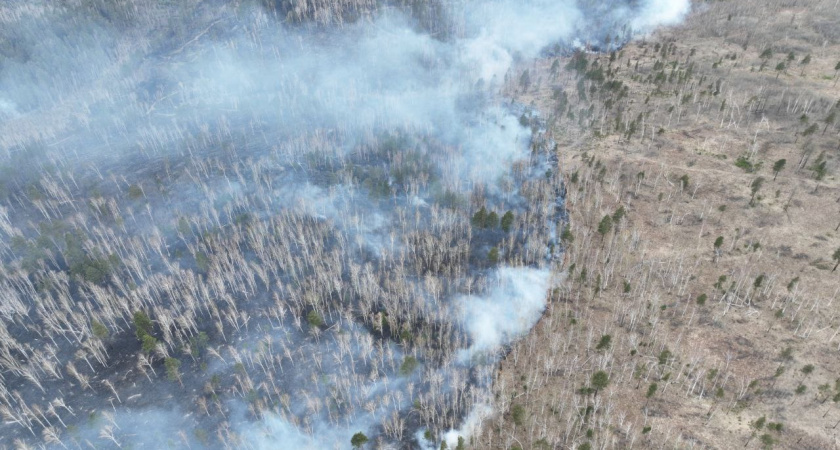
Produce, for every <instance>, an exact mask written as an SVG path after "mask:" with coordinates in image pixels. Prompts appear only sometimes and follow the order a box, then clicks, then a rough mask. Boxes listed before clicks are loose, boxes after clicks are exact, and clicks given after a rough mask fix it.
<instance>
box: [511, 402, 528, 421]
mask: <svg viewBox="0 0 840 450" xmlns="http://www.w3.org/2000/svg"><path fill="white" fill-rule="evenodd" d="M510 418H511V419H512V420H513V423H514V424H516V425H517V426H522V424H523V423H525V408H524V407H522V405H513V407H512V408H510Z"/></svg>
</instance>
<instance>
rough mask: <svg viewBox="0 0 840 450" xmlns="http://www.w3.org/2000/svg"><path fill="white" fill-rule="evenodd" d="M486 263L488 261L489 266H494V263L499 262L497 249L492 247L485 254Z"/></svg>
mask: <svg viewBox="0 0 840 450" xmlns="http://www.w3.org/2000/svg"><path fill="white" fill-rule="evenodd" d="M487 261H489V262H490V264H496V263H498V262H499V249H498V248H496V247H493V248H491V249H490V251H489V252H487Z"/></svg>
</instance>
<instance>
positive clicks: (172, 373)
mask: <svg viewBox="0 0 840 450" xmlns="http://www.w3.org/2000/svg"><path fill="white" fill-rule="evenodd" d="M163 365H164V366H165V367H166V377H167V378H169V379H170V380H171V381H176V380H178V379H179V378H181V373H180V372H179V371H178V369H180V368H181V361H180V360H178V359H176V358H166V360H164V362H163Z"/></svg>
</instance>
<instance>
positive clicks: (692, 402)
mask: <svg viewBox="0 0 840 450" xmlns="http://www.w3.org/2000/svg"><path fill="white" fill-rule="evenodd" d="M768 49H769V51H767V50H768ZM581 58H585V59H586V62H587V69H586V70H582V71H576V70H575V69H574V61H575V60H579V59H581ZM611 59H613V60H612V61H611ZM596 61H597V64H598V65H597V69H600V72H601V73H600V76H599V74H598V73H595V72H596V69H593V67H595V66H594V64H595V63H596ZM839 64H840V4H838V3H837V1H836V0H812V1H802V0H799V1H795V0H794V1H790V0H768V1H761V2H759V1H752V0H751V1H737V2H736V1H718V2H711V1H710V2H695V4H694V11H693V13H692V14H691V15H690V16H689V17H688V19H687V20H686V22H685V23H684V24H683V25H681V26H679V27H675V28H672V29H667V30H662V31H660V32H659V33H658V34H656V35H655V36H650V37H648V38H646V39H640V40H637V41H634V42H632V43H630V44H628V45H626V46H625V47H624V48H623V49H621V50H620V51H618V52H616V53H615V55H614V56H613V57H611V56H610V55H609V54H596V53H584V54H579V55H576V56H574V57H561V58H546V59H542V60H538V61H536V62H534V63H533V64H531V65H527V66H523V67H520V68H519V70H520V73H519V74H514V75H515V76H511V77H510V79H511V82H510V83H509V85H508V87H507V94H508V95H510V96H511V97H513V98H514V99H515V100H516V101H519V102H523V103H526V104H531V105H532V106H533V107H535V108H536V109H537V110H539V111H540V112H541V113H542V114H543V116H544V117H547V118H548V119H547V120H548V123H549V126H550V130H549V132H550V134H552V136H553V138H554V139H555V140H556V141H557V143H558V146H557V152H558V153H559V158H560V161H561V167H560V168H559V170H560V171H562V172H563V173H564V174H565V178H566V185H567V189H568V198H567V206H568V210H569V213H570V228H569V232H570V233H569V234H570V236H571V237H572V239H573V240H571V241H570V242H569V240H567V254H566V260H565V264H564V270H565V271H567V274H566V275H567V276H566V277H565V281H564V282H563V283H562V284H561V285H560V287H558V288H557V289H555V290H554V292H552V293H551V295H550V304H549V307H548V309H547V311H546V313H545V315H544V317H543V318H542V320H541V321H540V323H539V324H538V325H537V326H536V327H535V328H534V329H533V331H532V332H531V333H530V334H529V335H528V336H527V337H525V338H523V339H522V340H520V341H519V342H518V343H516V344H515V345H514V347H513V348H512V349H511V351H510V353H509V354H508V356H507V357H506V359H505V361H504V362H503V364H502V367H501V369H500V370H499V372H498V374H497V378H496V381H495V391H496V400H497V414H496V415H495V416H493V417H491V418H489V419H487V420H486V421H485V422H484V424H483V425H484V426H483V433H482V434H481V435H480V436H477V437H474V438H473V441H472V445H473V447H475V448H502V449H515V448H520V449H531V448H533V449H543V448H545V449H561V448H562V449H586V448H591V449H596V448H597V449H605V448H719V449H729V448H753V449H755V448H790V449H833V448H837V445H838V444H837V434H838V433H840V426H838V424H840V336H838V334H840V299H838V298H837V297H838V293H840V271H837V272H835V271H833V269H834V267H835V265H836V264H837V263H838V260H836V259H833V256H836V257H837V258H840V253H838V254H836V255H835V251H838V249H840V232H838V226H840V183H838V175H840V162H839V161H840V160H839V159H838V156H840V134H838V132H840V85H839V84H838V81H837V78H838V70H836V66H837V67H838V68H840V65H839ZM525 70H528V71H529V76H530V80H534V82H532V83H531V84H530V85H525V86H523V85H522V84H521V83H519V81H520V80H521V76H520V74H521V73H522V72H524V71H525ZM581 80H583V81H582V84H581ZM619 83H620V84H619ZM617 85H618V87H616V86H617ZM593 86H594V88H593ZM581 88H582V89H581ZM581 92H584V93H585V95H586V98H585V99H584V98H581V95H580V93H581ZM780 159H785V160H786V164H785V165H784V167H783V168H782V169H781V170H779V171H778V174H777V175H776V173H775V171H774V164H775V163H776V162H777V161H779V160H780ZM619 207H622V208H623V209H624V211H625V214H624V215H623V217H622V214H621V213H618V214H615V213H616V211H617V209H618V208H619ZM605 215H612V216H613V218H615V219H617V220H612V222H613V223H612V224H611V225H612V226H611V227H606V225H604V224H602V222H603V221H602V219H603V218H604V217H605ZM599 225H602V226H601V230H600V231H599ZM607 228H609V229H607ZM567 237H568V236H567ZM718 237H722V243H721V245H720V246H719V248H718V249H717V250H716V249H715V245H714V244H715V241H716V239H717V238H718ZM703 299H705V301H703ZM607 335H609V339H608V340H609V342H608V343H605V341H606V340H607V339H606V338H602V337H603V336H607ZM599 342H600V343H602V345H600V348H598V347H599V345H598V344H599ZM598 371H603V372H605V373H606V374H607V376H608V384H607V386H606V387H605V388H603V389H595V388H593V387H592V378H593V375H594V374H595V373H596V372H598ZM587 388H589V389H587Z"/></svg>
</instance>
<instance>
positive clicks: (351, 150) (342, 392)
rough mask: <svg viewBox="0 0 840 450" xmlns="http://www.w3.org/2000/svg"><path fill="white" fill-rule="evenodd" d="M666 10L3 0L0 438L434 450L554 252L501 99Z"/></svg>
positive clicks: (479, 404)
mask: <svg viewBox="0 0 840 450" xmlns="http://www.w3.org/2000/svg"><path fill="white" fill-rule="evenodd" d="M665 3H667V5H666V4H665ZM675 5H676V6H675ZM687 9H688V2H687V1H686V2H664V3H663V2H661V1H654V0H652V1H647V2H618V1H616V2H607V3H604V2H599V3H598V4H595V3H594V2H593V4H589V2H583V1H582V2H579V3H575V2H571V1H561V2H557V1H546V0H530V1H478V0H476V1H471V2H451V3H450V2H435V1H430V2H419V1H417V2H409V1H405V2H396V1H395V2H374V1H354V2H350V1H333V2H297V1H295V2H292V1H285V0H283V1H279V0H275V1H268V0H265V1H262V2H256V1H255V2H248V1H241V2H234V1H227V2H225V1H221V0H217V1H198V0H193V1H184V2H171V3H170V2H159V1H151V0H130V1H124V2H111V1H104V0H78V1H70V2H57V1H42V2H37V1H36V2H31V1H26V2H24V1H11V2H4V3H3V4H2V5H0V55H2V56H0V58H2V59H0V86H2V87H3V89H2V90H0V171H2V177H0V257H2V260H3V263H2V266H0V317H2V320H0V374H2V376H0V414H2V415H3V418H4V421H3V423H2V424H0V436H2V437H0V445H9V446H11V445H21V446H23V445H37V444H44V445H47V446H49V447H64V446H66V447H68V448H70V447H72V448H80V447H86V446H88V445H93V446H96V447H97V448H99V447H120V446H124V445H133V446H144V445H145V446H159V445H160V443H161V442H164V441H166V442H168V443H169V445H171V446H189V447H191V448H199V447H213V448H215V447H222V446H231V447H240V446H244V447H253V448H275V447H276V446H277V444H278V443H284V445H297V446H298V447H302V448H310V447H311V448H331V447H336V448H346V447H347V446H348V443H349V442H350V440H351V437H352V436H354V435H355V434H356V433H358V432H363V433H364V434H365V435H366V436H367V437H369V438H370V441H371V443H376V444H377V445H383V446H392V447H417V446H427V445H435V446H437V445H439V443H440V442H441V441H442V440H444V439H445V440H447V441H448V443H449V445H450V446H451V447H453V448H454V447H455V445H456V444H457V441H458V439H457V438H458V437H459V436H463V437H468V436H467V435H468V434H469V431H470V429H471V428H472V427H475V426H477V425H475V424H476V423H480V420H481V415H482V414H486V413H487V412H488V411H490V410H491V408H492V403H493V401H492V400H493V399H492V398H490V393H489V390H488V387H489V382H490V381H491V379H492V375H491V374H492V372H493V370H494V368H495V364H496V361H497V357H498V355H499V353H500V352H502V351H504V347H505V345H506V344H508V343H510V342H511V341H512V340H513V339H515V338H516V337H517V336H519V335H521V334H522V333H524V332H526V331H527V330H528V329H529V328H530V327H531V326H533V324H534V323H535V322H536V320H537V319H538V318H539V316H540V314H541V312H542V309H543V307H544V305H545V297H546V295H547V291H548V290H549V289H550V288H551V286H552V284H553V281H552V277H553V276H554V275H552V266H553V265H554V263H555V261H557V260H558V259H559V258H561V257H562V249H561V244H560V242H559V236H558V234H559V233H560V231H558V230H562V229H563V227H564V218H565V215H564V214H565V213H564V210H563V192H564V191H563V190H564V187H563V185H562V176H561V172H560V171H562V169H563V168H562V167H558V163H557V161H558V159H557V152H558V151H559V149H557V148H556V146H555V144H554V143H553V142H552V141H551V140H550V139H549V138H547V137H546V136H545V133H544V130H543V129H542V125H541V120H540V117H539V116H538V115H537V114H536V113H534V112H533V111H531V110H530V109H529V108H527V107H526V106H523V105H514V104H508V103H506V102H505V101H504V99H503V98H500V96H499V95H498V94H497V92H498V91H499V89H500V88H501V87H502V86H503V85H505V84H509V83H516V82H519V81H520V80H519V79H515V80H512V79H511V73H512V72H511V68H512V67H514V65H516V64H527V61H528V59H529V58H533V57H536V56H537V55H539V54H540V53H541V52H546V51H567V50H569V49H571V48H573V46H574V45H590V46H592V47H598V48H602V49H610V48H614V47H616V46H618V45H620V43H621V42H623V41H624V40H626V39H629V38H631V37H632V36H633V35H634V34H635V33H643V32H646V31H649V30H651V29H652V27H654V26H656V25H657V24H660V23H670V22H672V21H674V20H678V18H679V17H680V16H681V15H683V14H685V13H686V12H687ZM607 38H608V39H607ZM576 42H577V44H575V43H576ZM540 81H541V80H529V83H540ZM480 210H483V211H485V212H486V214H487V216H485V219H483V220H482V221H481V223H475V221H474V220H473V219H474V216H475V214H476V213H477V212H478V211H480ZM491 215H493V216H492V217H495V220H488V219H486V217H491ZM499 218H502V219H501V220H500V219H499ZM152 430H154V433H153V434H152V433H149V432H150V431H152Z"/></svg>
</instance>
